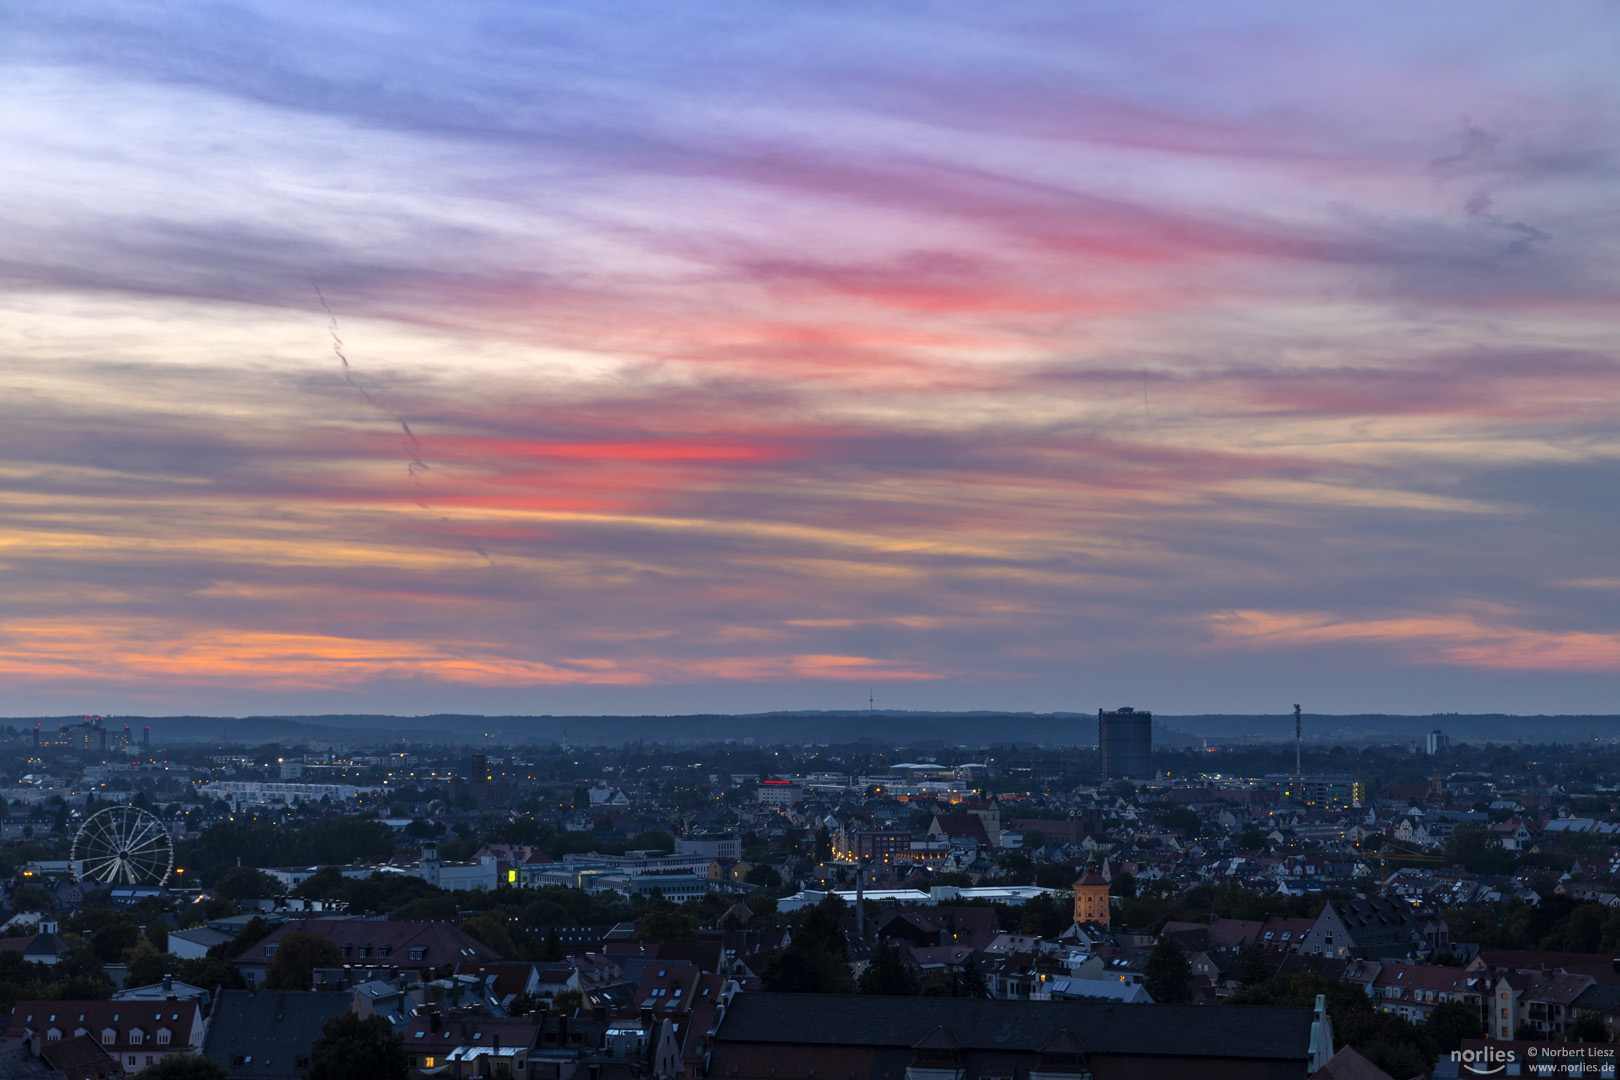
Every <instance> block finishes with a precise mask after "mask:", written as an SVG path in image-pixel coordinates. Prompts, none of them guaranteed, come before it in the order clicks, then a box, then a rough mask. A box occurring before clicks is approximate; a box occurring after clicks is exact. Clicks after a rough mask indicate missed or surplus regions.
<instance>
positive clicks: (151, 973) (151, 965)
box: [124, 937, 180, 986]
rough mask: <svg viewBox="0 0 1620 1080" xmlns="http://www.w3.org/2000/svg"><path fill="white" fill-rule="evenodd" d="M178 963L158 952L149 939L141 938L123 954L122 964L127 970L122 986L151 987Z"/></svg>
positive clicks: (173, 958)
mask: <svg viewBox="0 0 1620 1080" xmlns="http://www.w3.org/2000/svg"><path fill="white" fill-rule="evenodd" d="M179 962H180V961H179V960H178V959H177V958H175V957H172V956H170V955H168V954H167V953H161V952H158V950H157V946H155V945H153V944H152V942H151V939H149V938H144V937H143V938H141V939H140V940H139V941H137V942H136V943H135V945H134V947H133V948H131V949H129V950H128V951H127V952H125V953H124V964H125V965H126V966H127V967H128V969H129V970H128V973H127V974H126V975H125V976H124V985H126V986H151V985H152V984H153V983H156V982H160V981H162V979H163V976H164V975H166V974H167V973H169V972H171V971H173V970H174V969H175V967H176V966H177V965H178V964H179Z"/></svg>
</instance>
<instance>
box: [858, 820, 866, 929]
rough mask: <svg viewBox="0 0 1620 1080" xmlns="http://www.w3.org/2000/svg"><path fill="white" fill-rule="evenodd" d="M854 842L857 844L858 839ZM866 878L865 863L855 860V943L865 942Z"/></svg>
mask: <svg viewBox="0 0 1620 1080" xmlns="http://www.w3.org/2000/svg"><path fill="white" fill-rule="evenodd" d="M855 842H856V843H857V844H859V843H860V842H861V841H860V838H859V837H857V838H856V840H855ZM865 877H866V863H865V862H862V861H861V860H859V859H857V860H856V862H855V938H856V940H857V941H861V942H865V941H866V890H865V888H863V885H864V884H865V881H864V879H865Z"/></svg>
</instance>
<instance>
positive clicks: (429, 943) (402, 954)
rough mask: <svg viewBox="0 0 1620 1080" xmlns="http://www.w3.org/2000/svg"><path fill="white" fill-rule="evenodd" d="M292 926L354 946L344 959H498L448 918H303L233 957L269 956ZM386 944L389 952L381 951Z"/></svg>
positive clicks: (387, 963)
mask: <svg viewBox="0 0 1620 1080" xmlns="http://www.w3.org/2000/svg"><path fill="white" fill-rule="evenodd" d="M294 930H301V931H304V932H305V933H310V934H319V935H321V936H322V937H324V938H328V939H329V940H331V942H332V943H333V944H334V945H336V946H337V947H338V948H339V949H342V948H343V947H344V946H352V947H353V948H354V951H353V952H351V953H350V954H348V955H347V956H345V957H343V960H344V962H350V961H358V960H362V959H363V960H367V961H373V962H376V964H377V966H381V967H411V966H413V965H414V966H418V967H438V966H439V965H441V964H454V963H465V962H469V961H489V960H499V959H500V958H501V957H500V955H499V954H498V953H496V952H495V950H494V949H491V948H489V947H488V946H486V945H483V944H482V943H480V942H479V941H477V940H476V939H474V938H472V937H471V936H469V935H468V934H467V933H465V932H464V931H462V930H461V929H460V928H459V927H456V926H452V925H451V924H450V923H444V922H415V921H399V922H395V921H391V920H390V921H383V920H374V919H300V920H298V921H297V922H288V923H283V924H282V925H280V926H278V927H276V928H275V929H274V930H272V931H271V932H270V933H268V934H266V935H265V936H264V937H263V938H261V939H259V940H258V941H256V942H254V943H253V944H252V945H250V946H248V947H247V948H246V949H244V950H243V951H242V952H241V953H239V954H238V955H237V956H235V957H233V958H232V959H233V962H235V963H238V964H263V963H266V962H268V961H269V960H270V959H271V958H270V957H267V956H265V954H264V947H265V946H266V945H270V944H272V943H274V942H278V941H280V940H281V939H282V938H284V937H286V936H287V935H288V934H290V933H292V932H293V931H294ZM361 948H366V949H368V950H369V953H370V955H368V956H365V957H361V956H360V955H359V950H360V949H361ZM384 949H386V950H387V952H386V953H385V952H383V950H384ZM415 949H421V950H422V955H421V956H420V957H419V958H417V959H414V960H413V959H412V957H411V952H412V950H415Z"/></svg>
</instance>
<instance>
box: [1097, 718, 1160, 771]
mask: <svg viewBox="0 0 1620 1080" xmlns="http://www.w3.org/2000/svg"><path fill="white" fill-rule="evenodd" d="M1097 749H1098V750H1099V751H1101V753H1102V774H1103V779H1104V780H1112V779H1115V778H1117V777H1132V778H1136V779H1141V780H1146V779H1148V778H1149V777H1151V776H1152V775H1153V714H1152V713H1150V712H1137V711H1136V710H1135V709H1132V708H1128V707H1125V708H1119V709H1115V710H1114V711H1113V712H1107V711H1105V710H1103V709H1098V710H1097Z"/></svg>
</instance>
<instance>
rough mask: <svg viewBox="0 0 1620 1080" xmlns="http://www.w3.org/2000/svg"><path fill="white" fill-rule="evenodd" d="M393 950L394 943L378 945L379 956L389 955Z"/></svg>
mask: <svg viewBox="0 0 1620 1080" xmlns="http://www.w3.org/2000/svg"><path fill="white" fill-rule="evenodd" d="M393 951H394V947H393V946H392V945H379V946H377V955H378V956H387V955H388V954H389V953H391V952H393Z"/></svg>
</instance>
